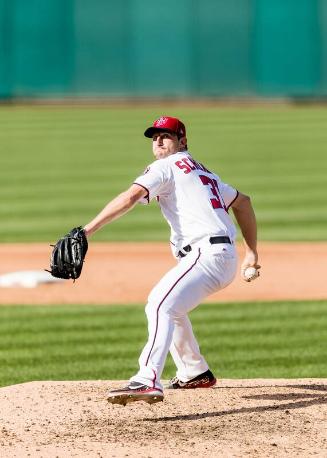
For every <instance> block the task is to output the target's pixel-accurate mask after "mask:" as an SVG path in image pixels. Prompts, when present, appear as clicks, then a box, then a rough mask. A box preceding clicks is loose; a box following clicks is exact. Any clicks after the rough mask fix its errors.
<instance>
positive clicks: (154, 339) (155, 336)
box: [145, 248, 201, 366]
mask: <svg viewBox="0 0 327 458" xmlns="http://www.w3.org/2000/svg"><path fill="white" fill-rule="evenodd" d="M200 256H201V250H200V248H199V256H198V257H197V258H196V260H195V262H194V263H193V264H192V265H191V267H190V268H189V269H187V271H186V272H184V273H183V275H181V276H180V277H179V279H178V280H176V282H175V283H174V284H173V286H172V287H171V288H170V290H169V291H168V293H167V294H166V295H165V297H164V298H163V299H162V301H161V302H160V304H159V305H158V308H157V319H156V330H155V333H154V338H153V343H152V346H151V349H150V351H149V355H148V357H147V359H146V363H145V366H147V364H148V362H149V359H150V355H151V352H152V350H153V347H154V344H155V341H156V338H157V333H158V324H159V309H160V307H161V306H162V304H163V303H164V301H165V300H166V299H167V297H168V296H169V294H170V293H171V292H172V290H173V289H174V288H175V286H176V285H177V283H178V282H179V281H180V280H181V279H182V278H183V277H185V275H186V274H187V273H189V272H190V271H191V270H192V269H193V267H194V266H195V264H196V263H197V262H198V260H199V258H200Z"/></svg>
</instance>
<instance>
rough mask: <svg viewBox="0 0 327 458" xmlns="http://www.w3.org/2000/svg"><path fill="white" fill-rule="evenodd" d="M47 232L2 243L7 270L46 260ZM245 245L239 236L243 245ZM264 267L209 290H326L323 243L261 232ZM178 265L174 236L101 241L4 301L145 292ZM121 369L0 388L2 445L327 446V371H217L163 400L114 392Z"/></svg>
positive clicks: (244, 293)
mask: <svg viewBox="0 0 327 458" xmlns="http://www.w3.org/2000/svg"><path fill="white" fill-rule="evenodd" d="M50 250H51V248H50V247H49V246H48V245H47V244H28V245H21V244H19V245H9V244H3V245H0V256H1V259H2V265H1V267H0V274H2V273H7V272H11V271H14V270H30V269H42V268H45V267H47V266H48V264H49V256H50ZM238 251H239V252H240V253H241V252H242V249H241V247H238ZM260 254H261V258H260V263H261V264H262V274H261V278H260V279H259V280H257V281H255V282H253V283H245V282H242V281H241V280H240V279H239V278H237V279H236V280H235V282H234V283H233V284H232V285H231V286H229V287H228V288H227V289H226V290H224V291H221V292H220V293H218V294H216V295H213V296H211V297H210V298H209V301H215V302H216V301H217V302H219V301H222V302H223V301H250V300H257V301H258V300H285V299H299V300H300V299H301V300H304V299H327V288H326V283H325V276H324V272H325V270H326V268H325V266H326V258H327V243H315V244H309V243H307V244H303V243H301V244H300V243H292V244H285V243H281V244H278V243H273V244H269V243H262V244H261V246H260ZM173 265H174V259H173V258H172V257H171V254H170V251H169V248H168V247H167V245H166V244H137V245H135V244H93V245H91V247H90V251H89V253H88V256H87V261H86V264H85V268H84V271H83V274H82V277H81V278H80V279H79V280H78V281H77V282H76V283H72V282H64V283H63V284H53V285H40V286H38V287H36V288H33V289H26V288H17V287H16V288H1V290H0V303H1V304H23V303H25V304H27V303H28V304H33V303H34V304H63V303H71V304H72V303H81V304H82V303H88V304H92V303H93V304H95V303H97V304H110V303H116V304H126V303H131V302H132V303H142V302H145V301H146V297H147V294H148V292H149V291H150V289H151V287H152V286H153V285H154V284H155V283H156V281H157V280H158V279H159V278H160V277H161V275H162V274H163V273H164V272H165V271H166V270H167V269H169V268H170V267H172V266H173ZM122 383H124V382H119V381H114V382H113V381H80V382H51V381H47V382H31V383H26V384H20V385H14V386H10V387H4V388H1V389H0V405H1V410H0V421H1V426H0V457H1V458H2V457H3V458H7V457H17V458H25V457H38V458H39V457H51V458H52V457H60V458H62V457H85V458H86V457H90V458H92V457H97V458H99V457H103V458H105V457H106V458H107V457H110V458H111V457H113V458H114V457H116V458H120V457H142V458H143V457H144V458H147V457H148V458H156V457H158V456H161V457H163V458H170V457H190V456H194V457H206V458H213V457H224V458H225V457H244V456H249V457H260V458H261V457H276V458H277V457H308V456H319V457H326V456H327V407H326V404H327V396H326V392H327V379H310V380H309V379H297V380H296V379H293V380H284V379H283V380H277V379H274V380H266V379H264V380H219V381H218V383H217V386H216V387H215V388H211V389H198V390H182V391H178V390H176V391H174V390H166V392H165V400H164V402H163V403H158V404H154V405H152V406H150V405H148V404H145V403H143V402H140V403H135V404H132V405H128V406H126V407H122V406H118V405H111V404H108V403H107V401H106V392H107V390H108V389H110V388H115V387H119V386H121V384H122Z"/></svg>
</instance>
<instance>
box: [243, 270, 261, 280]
mask: <svg viewBox="0 0 327 458" xmlns="http://www.w3.org/2000/svg"><path fill="white" fill-rule="evenodd" d="M243 276H244V279H245V280H246V281H252V280H254V279H256V278H257V277H259V271H258V270H257V269H256V268H255V267H247V268H246V269H245V270H244V273H243Z"/></svg>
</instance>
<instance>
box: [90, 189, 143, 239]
mask: <svg viewBox="0 0 327 458" xmlns="http://www.w3.org/2000/svg"><path fill="white" fill-rule="evenodd" d="M147 194H148V191H147V190H146V189H145V188H143V187H142V186H139V185H137V184H132V186H131V187H130V188H129V189H127V191H125V192H122V193H121V194H119V195H118V196H117V197H115V198H114V199H113V200H111V201H110V202H109V203H108V204H107V205H106V206H105V207H104V208H103V210H101V211H100V213H99V214H98V215H97V216H96V217H95V218H94V219H93V220H92V221H90V222H89V223H88V224H86V225H85V226H84V231H85V234H86V236H88V237H89V236H90V235H92V234H93V233H94V232H96V231H97V230H99V229H100V228H101V227H102V226H104V225H105V224H108V223H110V222H112V221H114V220H115V219H118V218H120V217H121V216H123V215H124V214H125V213H127V212H128V211H129V210H131V209H132V208H133V207H134V206H135V205H136V203H137V202H138V201H139V200H140V199H142V198H144V197H145V196H146V195H147Z"/></svg>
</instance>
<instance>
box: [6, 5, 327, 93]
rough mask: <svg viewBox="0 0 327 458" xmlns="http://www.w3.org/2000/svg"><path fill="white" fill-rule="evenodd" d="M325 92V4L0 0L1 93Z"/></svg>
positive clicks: (326, 78) (326, 83)
mask: <svg viewBox="0 0 327 458" xmlns="http://www.w3.org/2000/svg"><path fill="white" fill-rule="evenodd" d="M83 95H90V96H108V97H112V96H117V97H119V96H123V97H126V96H127V97H130V96H136V97H146V96H160V97H176V96H184V97H198V96H200V97H206V96H208V97H210V96H211V97H220V96H272V97H274V96H277V97H280V96H282V97H283V96H290V97H297V96H298V97H319V96H326V95H327V1H326V0H273V1H271V0H229V1H228V2H227V1H226V0H178V1H176V0H166V1H165V2H163V3H160V2H153V1H151V0H29V1H28V2H27V1H26V0H0V97H1V98H4V99H6V98H9V99H10V98H15V97H63V96H83Z"/></svg>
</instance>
